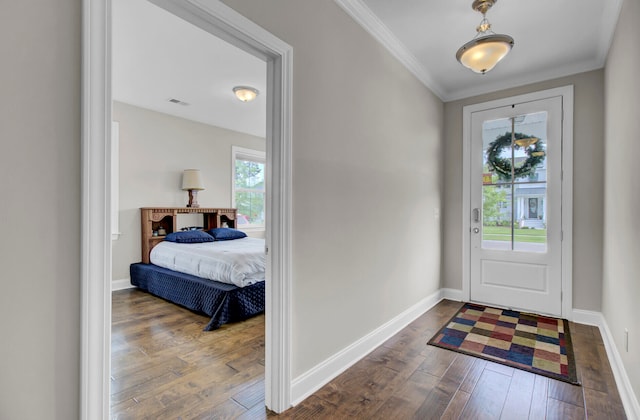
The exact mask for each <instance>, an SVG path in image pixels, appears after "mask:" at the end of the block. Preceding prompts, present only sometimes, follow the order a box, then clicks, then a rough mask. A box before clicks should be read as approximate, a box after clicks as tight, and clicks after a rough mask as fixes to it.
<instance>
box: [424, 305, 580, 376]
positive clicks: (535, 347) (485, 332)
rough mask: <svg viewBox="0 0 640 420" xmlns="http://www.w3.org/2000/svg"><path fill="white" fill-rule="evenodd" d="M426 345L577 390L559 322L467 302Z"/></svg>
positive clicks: (565, 324)
mask: <svg viewBox="0 0 640 420" xmlns="http://www.w3.org/2000/svg"><path fill="white" fill-rule="evenodd" d="M428 344H431V345H433V346H438V347H442V348H445V349H449V350H453V351H457V352H460V353H464V354H468V355H470V356H475V357H481V358H483V359H487V360H491V361H493V362H497V363H502V364H504V365H507V366H511V367H514V368H518V369H522V370H526V371H529V372H532V373H537V374H539V375H545V376H548V377H550V378H554V379H559V380H561V381H565V382H569V383H571V384H575V385H579V382H578V378H577V375H576V363H575V358H574V356H573V346H572V345H571V335H570V334H569V322H568V321H567V320H564V319H557V318H549V317H545V316H539V315H532V314H528V313H524V312H518V311H510V310H506V309H497V308H491V307H486V306H482V305H476V304H472V303H466V304H465V305H464V306H463V307H462V309H460V311H459V312H458V313H457V314H455V315H454V316H453V318H451V320H450V321H449V322H448V323H447V324H446V325H445V326H444V327H443V328H442V329H441V330H440V331H438V332H437V333H436V335H435V336H433V338H432V339H431V340H429V343H428Z"/></svg>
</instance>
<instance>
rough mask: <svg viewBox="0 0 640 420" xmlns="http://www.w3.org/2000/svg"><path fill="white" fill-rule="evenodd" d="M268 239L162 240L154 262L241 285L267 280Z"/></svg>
mask: <svg viewBox="0 0 640 420" xmlns="http://www.w3.org/2000/svg"><path fill="white" fill-rule="evenodd" d="M265 261H266V257H265V253H264V239H258V238H242V239H234V240H231V241H215V242H204V243H197V244H182V243H175V242H167V241H164V242H160V243H159V244H158V245H156V246H155V247H153V249H152V250H151V263H152V264H155V265H158V266H160V267H164V268H168V269H170V270H174V271H179V272H181V273H186V274H191V275H194V276H198V277H202V278H205V279H210V280H216V281H219V282H223V283H230V284H235V285H236V286H239V287H244V286H248V285H250V284H254V283H257V282H259V281H264V277H265V274H264V270H265Z"/></svg>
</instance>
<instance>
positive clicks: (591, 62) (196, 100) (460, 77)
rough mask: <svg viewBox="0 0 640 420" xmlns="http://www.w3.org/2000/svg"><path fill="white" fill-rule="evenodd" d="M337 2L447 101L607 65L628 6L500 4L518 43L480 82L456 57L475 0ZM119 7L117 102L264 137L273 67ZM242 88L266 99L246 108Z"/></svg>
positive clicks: (190, 30)
mask: <svg viewBox="0 0 640 420" xmlns="http://www.w3.org/2000/svg"><path fill="white" fill-rule="evenodd" d="M334 1H335V2H336V3H337V4H338V5H340V6H341V7H342V8H343V9H344V10H345V11H346V12H347V13H349V14H350V15H351V16H352V17H353V18H354V19H355V20H356V21H357V22H358V23H360V24H361V25H362V26H363V27H364V28H365V29H366V30H367V31H369V32H370V33H371V34H372V35H373V36H374V37H375V38H376V39H378V41H380V42H381V43H382V44H383V45H384V46H386V47H387V48H388V49H389V50H390V51H391V52H392V54H394V55H395V56H396V57H397V58H398V59H399V60H400V61H401V62H402V63H403V64H404V65H405V66H406V67H407V68H408V69H409V70H410V71H411V72H412V73H413V74H415V75H416V76H417V77H418V78H419V79H420V80H421V81H422V82H423V83H424V84H425V85H426V86H427V87H429V88H430V89H431V90H432V91H433V92H434V93H435V94H436V95H438V96H439V97H440V98H441V99H442V100H443V101H445V102H446V101H451V100H456V99H461V98H466V97H469V96H474V95H479V94H483V93H487V92H492V91H496V90H500V89H506V88H509V87H514V86H520V85H524V84H527V83H533V82H537V81H542V80H548V79H552V78H556V77H562V76H566V75H569V74H575V73H580V72H583V71H589V70H593V69H598V68H602V67H603V66H604V62H605V59H606V55H607V52H608V49H609V45H610V43H611V39H612V36H613V31H614V30H615V24H616V22H617V19H618V14H619V11H620V8H621V5H622V0H606V1H602V0H536V1H524V0H519V1H517V0H499V1H498V2H497V3H496V5H495V6H494V7H493V8H492V9H491V10H490V11H489V12H488V13H487V17H488V18H489V21H490V22H491V23H492V24H493V28H492V29H493V30H494V31H495V32H496V33H504V34H508V35H511V36H512V37H513V38H514V40H515V46H514V48H513V50H512V51H511V53H510V54H509V55H508V56H507V57H506V58H505V59H504V60H503V61H502V62H500V63H499V64H498V65H497V66H496V67H495V68H494V69H493V70H492V71H490V72H488V73H487V74H485V75H479V74H476V73H473V72H471V71H470V70H468V69H466V68H464V67H462V65H460V64H459V63H458V62H457V61H456V59H455V53H456V51H457V50H458V48H459V47H460V46H461V45H462V44H464V43H465V42H467V41H469V40H470V39H472V38H473V37H474V36H475V28H476V26H477V25H478V23H479V22H480V20H481V18H482V16H481V15H480V13H478V12H476V11H474V10H473V9H472V8H471V3H472V0H445V1H442V0H440V1H436V0H394V1H389V0H334ZM112 4H113V6H112V9H113V15H112V16H113V17H112V22H113V39H112V42H113V56H112V60H113V65H112V73H113V98H114V99H115V100H117V101H121V102H126V103H129V104H133V105H137V106H140V107H143V108H148V109H152V110H155V111H159V112H164V113H167V114H172V115H176V116H179V117H182V118H187V119H191V120H195V121H199V122H203V123H206V124H211V125H216V126H219V127H223V128H228V129H231V130H235V131H239V132H243V133H248V134H252V135H256V136H260V137H265V130H266V123H265V121H266V95H265V94H264V93H265V91H266V63H264V62H263V61H262V60H261V59H258V58H256V57H254V56H252V55H250V54H248V53H246V52H244V51H242V50H240V49H238V48H236V47H234V46H231V45H230V44H228V43H226V42H225V41H222V40H220V39H219V38H216V37H215V36H213V35H211V34H209V33H207V32H205V31H203V30H201V29H199V28H197V27H195V26H193V25H191V24H190V23H187V22H185V21H183V20H181V19H180V18H178V17H176V16H174V15H172V14H170V13H169V12H166V11H165V10H163V9H161V8H159V7H157V6H155V5H153V4H151V3H149V2H148V1H147V0H113V1H112ZM237 85H249V86H253V87H255V88H257V89H258V90H259V91H260V92H261V94H260V95H259V96H258V99H257V100H256V101H254V102H250V103H243V102H240V101H238V100H237V99H236V98H235V97H234V95H233V92H232V90H231V89H232V88H233V87H234V86H237ZM171 98H174V99H178V100H181V101H184V102H186V103H188V104H189V105H188V106H184V105H179V104H172V103H170V102H168V100H169V99H171Z"/></svg>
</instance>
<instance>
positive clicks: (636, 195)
mask: <svg viewBox="0 0 640 420" xmlns="http://www.w3.org/2000/svg"><path fill="white" fill-rule="evenodd" d="M638 22H640V1H638V0H626V1H625V2H624V4H623V8H622V12H621V13H620V20H619V22H618V26H617V28H616V34H615V37H614V41H613V44H612V46H611V49H610V50H609V57H608V59H607V66H606V71H605V106H606V113H605V115H606V117H605V121H606V124H605V126H606V129H605V139H606V142H605V147H606V153H605V156H606V161H605V176H604V178H605V191H606V193H605V219H604V279H603V282H604V285H603V302H602V312H603V314H604V317H605V319H606V320H607V324H608V325H609V328H610V330H611V334H612V335H613V338H614V340H615V343H616V347H617V348H618V350H619V351H620V355H621V357H622V361H623V363H624V366H625V369H626V371H627V374H628V375H629V379H630V381H631V385H632V387H633V390H634V392H635V395H636V398H638V397H640V325H639V324H638V300H639V299H640V280H639V279H640V274H639V273H640V258H639V257H640V239H639V238H640V223H639V219H638V211H639V210H640V170H639V168H638V155H639V153H640V152H639V149H638V133H640V80H639V79H638V72H637V69H638V68H639V67H640V49H638V40H640V26H638ZM624 328H628V330H629V351H628V352H627V351H626V350H625V347H624V344H625V338H624Z"/></svg>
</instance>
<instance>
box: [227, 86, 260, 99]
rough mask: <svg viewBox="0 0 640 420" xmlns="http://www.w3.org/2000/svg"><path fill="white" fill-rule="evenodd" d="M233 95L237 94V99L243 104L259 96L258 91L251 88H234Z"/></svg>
mask: <svg viewBox="0 0 640 420" xmlns="http://www.w3.org/2000/svg"><path fill="white" fill-rule="evenodd" d="M233 93H235V94H236V98H238V99H240V100H241V101H242V102H251V101H253V100H254V99H256V97H257V96H258V93H260V92H258V89H256V88H252V87H249V86H236V87H234V88H233Z"/></svg>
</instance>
